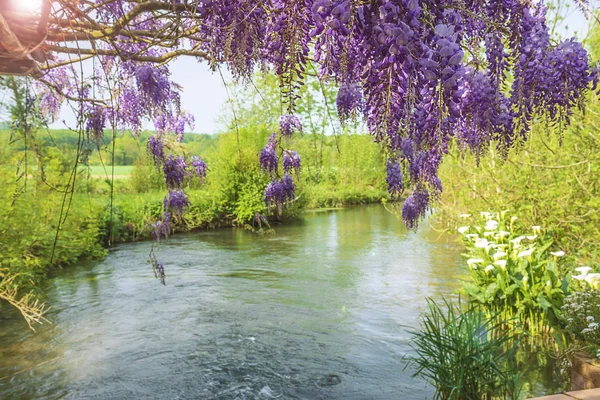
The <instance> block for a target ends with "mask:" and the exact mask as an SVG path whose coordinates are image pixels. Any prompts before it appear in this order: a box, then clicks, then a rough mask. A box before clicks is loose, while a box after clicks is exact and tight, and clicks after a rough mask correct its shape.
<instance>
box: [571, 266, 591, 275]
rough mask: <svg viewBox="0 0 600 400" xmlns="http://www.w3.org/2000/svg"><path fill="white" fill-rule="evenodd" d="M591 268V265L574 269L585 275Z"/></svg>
mask: <svg viewBox="0 0 600 400" xmlns="http://www.w3.org/2000/svg"><path fill="white" fill-rule="evenodd" d="M591 270H592V267H588V266H584V267H578V268H575V271H577V272H581V273H582V274H583V275H587V274H588V272H590V271H591Z"/></svg>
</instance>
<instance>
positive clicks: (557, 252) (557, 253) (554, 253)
mask: <svg viewBox="0 0 600 400" xmlns="http://www.w3.org/2000/svg"><path fill="white" fill-rule="evenodd" d="M550 254H552V255H553V256H554V257H562V256H564V255H565V252H564V251H562V250H559V251H551V252H550Z"/></svg>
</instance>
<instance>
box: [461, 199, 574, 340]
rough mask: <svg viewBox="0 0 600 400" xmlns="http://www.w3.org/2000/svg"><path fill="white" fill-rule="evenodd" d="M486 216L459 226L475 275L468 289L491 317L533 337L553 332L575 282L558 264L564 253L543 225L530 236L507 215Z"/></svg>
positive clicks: (468, 292) (471, 296)
mask: <svg viewBox="0 0 600 400" xmlns="http://www.w3.org/2000/svg"><path fill="white" fill-rule="evenodd" d="M481 215H482V218H472V219H471V220H470V222H471V224H470V226H464V227H461V228H459V232H460V233H461V234H462V238H463V242H464V243H465V246H466V248H467V251H466V254H465V256H466V257H467V265H468V273H469V277H470V280H468V281H466V282H464V283H463V291H464V292H465V293H466V294H467V296H468V298H469V300H470V301H471V302H472V303H475V304H479V305H481V306H482V308H483V309H485V310H486V312H487V314H488V315H490V316H491V315H497V316H498V317H499V318H500V319H501V321H504V322H505V323H507V324H511V323H514V322H518V324H519V325H520V326H521V327H522V328H523V329H525V330H526V331H527V332H528V333H530V334H532V335H535V334H541V333H549V332H550V328H551V327H552V326H556V323H557V322H558V317H559V314H560V308H561V307H562V305H563V302H564V299H565V296H566V295H567V294H568V290H569V281H570V275H569V274H565V273H564V272H562V271H561V268H560V266H559V263H558V262H559V260H560V259H561V258H562V255H563V253H562V252H554V253H553V252H551V251H550V249H551V246H552V244H553V238H552V234H551V232H548V231H546V230H545V229H543V228H542V227H540V226H534V227H533V228H532V230H533V232H526V231H524V230H523V229H522V228H520V227H519V226H518V225H517V224H516V220H517V218H516V217H509V214H508V212H506V211H504V212H501V213H488V212H485V213H481Z"/></svg>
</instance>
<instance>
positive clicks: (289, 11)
mask: <svg viewBox="0 0 600 400" xmlns="http://www.w3.org/2000/svg"><path fill="white" fill-rule="evenodd" d="M578 3H579V4H580V5H581V6H582V7H583V8H584V9H585V10H588V9H590V8H591V7H592V6H591V5H590V4H589V2H588V1H578ZM64 21H70V23H69V24H65V23H64ZM90 38H94V39H90ZM46 40H47V41H48V45H47V46H46V48H47V49H49V50H52V51H55V52H56V53H57V54H61V53H62V54H65V53H69V54H71V53H72V54H77V55H79V56H82V57H87V56H95V58H96V59H97V60H98V62H96V63H95V69H94V71H93V73H92V74H91V76H89V77H84V76H82V73H81V69H79V68H75V67H74V64H73V63H72V62H69V61H68V60H67V59H66V57H60V56H55V57H54V59H53V60H51V61H49V63H47V64H45V65H43V66H41V68H42V69H45V70H47V72H46V73H45V75H43V76H42V78H41V80H40V88H41V89H40V95H41V106H42V110H43V111H45V112H46V113H47V114H48V115H50V116H57V115H58V111H59V108H60V105H61V103H62V102H63V101H65V100H70V101H81V102H83V104H84V107H81V109H82V110H83V112H85V113H86V115H87V118H88V119H87V123H86V130H87V131H88V132H90V133H91V134H93V135H94V136H96V137H97V136H99V135H101V132H102V131H103V129H104V128H105V127H107V126H109V125H110V126H111V127H116V128H117V129H132V130H133V131H136V132H137V131H139V130H140V129H141V128H142V127H143V126H144V124H145V123H146V122H145V121H152V122H154V127H155V130H156V132H157V134H156V135H157V136H155V137H154V138H153V139H151V141H150V142H149V148H150V150H151V152H152V154H153V156H154V157H155V160H156V162H157V163H158V164H159V165H161V166H162V168H163V170H164V171H165V175H166V176H167V186H168V187H169V191H170V192H169V195H168V198H167V199H165V212H166V213H175V215H176V214H177V212H180V211H181V210H182V209H184V208H185V206H186V205H187V202H186V201H185V200H184V199H183V197H182V196H181V193H180V192H179V191H180V190H181V184H182V182H183V180H184V177H185V175H186V172H185V170H186V166H187V165H188V164H191V165H192V167H191V168H192V169H193V170H195V171H196V173H198V174H200V175H203V173H204V172H205V170H206V168H205V166H203V165H201V164H198V162H196V164H194V161H193V160H190V162H189V163H188V162H187V161H186V160H182V159H180V158H178V157H177V156H175V155H170V154H167V153H166V152H165V145H164V143H163V140H162V136H163V135H164V134H165V132H171V133H173V134H174V135H175V136H181V135H183V130H184V127H185V125H186V124H191V123H192V122H193V121H192V119H191V117H190V116H189V115H187V114H185V113H183V112H182V111H181V110H180V106H179V86H178V85H176V84H175V83H174V82H172V81H171V80H170V77H169V69H168V64H167V62H168V61H169V60H171V59H172V58H174V57H176V56H179V55H190V56H194V57H197V58H198V59H199V60H204V61H206V62H208V63H210V65H211V66H213V67H216V66H217V65H225V66H227V67H228V68H229V70H230V71H231V73H232V74H233V76H234V77H236V78H241V79H248V78H250V77H251V76H252V75H253V73H254V72H255V71H256V70H257V68H263V67H269V66H270V67H272V68H273V70H274V71H275V73H276V74H277V75H278V76H279V79H280V85H281V94H282V99H283V100H284V107H285V110H283V111H282V114H284V115H282V116H281V119H280V129H279V132H277V133H276V134H274V135H273V136H272V137H271V138H270V139H269V141H268V143H267V145H266V146H265V148H264V149H263V151H262V152H261V154H260V165H261V166H262V168H263V169H264V170H265V171H266V173H268V174H270V175H271V177H272V180H271V183H270V184H269V185H268V187H267V188H266V193H265V200H266V202H267V204H270V205H271V204H272V205H277V206H281V205H283V204H284V203H285V202H287V201H289V200H291V199H293V197H294V189H295V185H294V182H293V177H292V175H293V173H294V172H295V171H297V170H298V168H299V166H300V161H299V157H298V155H297V154H296V153H294V152H292V151H290V150H287V149H284V148H283V146H282V141H283V140H288V138H289V137H291V136H293V135H294V134H295V133H298V132H301V129H302V127H301V124H300V121H299V120H298V118H297V116H296V115H295V114H294V112H295V101H296V100H297V98H298V92H299V90H298V89H299V87H300V85H302V81H303V79H304V76H305V75H306V70H307V63H309V62H310V60H314V62H316V63H317V64H318V66H319V75H320V77H321V78H322V79H330V80H333V81H334V82H336V83H338V84H339V87H340V89H339V93H338V96H337V100H336V106H337V110H338V114H339V116H340V118H341V119H342V120H346V119H347V118H350V117H352V116H357V115H362V117H363V118H364V120H365V121H366V123H367V126H368V129H369V131H370V133H371V134H372V135H373V137H374V138H375V140H377V141H378V142H379V143H381V145H382V146H383V148H384V149H385V153H386V154H387V156H388V159H389V161H388V163H387V172H388V178H387V183H388V188H389V190H390V193H391V195H392V197H393V198H394V199H399V198H400V197H401V194H402V193H403V191H404V190H405V189H406V190H407V192H408V193H409V196H408V197H407V198H406V199H405V202H404V206H403V211H402V213H403V218H404V221H405V222H406V224H407V226H409V227H411V228H414V227H416V226H417V224H418V221H419V220H420V219H421V218H422V217H423V216H424V215H425V213H426V211H427V209H428V208H429V207H430V206H431V204H432V201H435V199H437V198H439V196H440V194H441V191H442V183H441V182H440V180H439V178H438V168H439V166H440V163H441V162H442V159H443V157H444V155H445V154H446V153H447V151H448V145H449V143H450V141H451V140H453V139H455V140H457V141H458V143H459V145H460V146H461V148H463V149H468V150H470V151H472V152H474V153H476V154H479V153H480V152H481V151H482V150H483V149H485V148H486V147H487V146H489V145H490V144H494V145H496V146H497V147H498V148H499V149H500V150H501V151H503V152H507V151H509V149H510V148H511V147H513V146H515V145H517V144H519V143H521V142H523V141H524V140H526V139H527V136H528V133H529V131H530V129H531V124H532V122H533V120H534V118H536V116H543V120H545V121H548V123H549V124H551V125H552V126H556V127H558V128H563V127H564V126H566V125H567V124H568V123H569V122H570V117H571V115H572V114H573V111H574V109H575V108H576V107H580V106H581V105H582V102H583V98H584V96H585V94H586V92H587V91H588V90H589V89H592V90H593V89H594V88H595V86H596V82H597V79H598V71H597V68H596V67H594V66H590V64H589V59H588V54H587V52H586V50H585V49H584V48H583V47H582V45H581V44H580V43H579V42H577V41H575V40H572V39H569V40H564V41H561V42H558V43H556V42H554V41H553V40H551V38H550V34H549V29H548V26H547V23H546V10H545V6H544V1H543V0H536V1H532V0H469V1H467V0H435V1H434V0H370V1H363V0H271V1H268V2H264V1H262V0H181V1H179V0H177V1H173V0H153V1H147V2H139V1H133V0H112V1H111V0H94V1H92V0H80V1H78V2H71V1H67V0H58V1H56V2H55V3H54V6H53V11H52V15H51V16H50V18H49V22H48V30H47V35H46ZM90 40H92V41H93V42H94V46H91V47H90V46H81V47H77V48H75V47H74V46H73V47H68V45H67V44H65V43H71V42H73V41H90ZM86 79H92V80H91V81H89V80H88V81H86ZM86 82H88V83H89V82H94V85H93V87H94V88H99V89H95V90H94V93H92V92H91V91H90V87H92V85H90V84H87V83H86ZM286 143H287V142H286ZM280 159H282V161H283V165H282V166H280V163H279V161H280ZM203 171H204V172H203ZM165 223H168V222H167V221H166V220H165ZM159 228H160V229H158V231H159V232H160V231H161V229H163V228H162V227H159Z"/></svg>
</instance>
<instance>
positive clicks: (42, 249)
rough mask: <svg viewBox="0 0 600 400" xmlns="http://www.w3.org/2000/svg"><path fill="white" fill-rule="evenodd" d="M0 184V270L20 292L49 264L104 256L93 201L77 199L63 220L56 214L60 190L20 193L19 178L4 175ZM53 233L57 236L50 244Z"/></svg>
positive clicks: (31, 286)
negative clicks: (57, 238)
mask: <svg viewBox="0 0 600 400" xmlns="http://www.w3.org/2000/svg"><path fill="white" fill-rule="evenodd" d="M0 185H1V186H2V187H3V189H4V190H3V191H1V192H0V236H1V237H2V240H1V241H0V254H2V258H1V259H0V269H3V270H4V271H6V274H7V276H14V277H15V279H14V281H13V284H14V285H16V286H18V287H19V288H20V289H21V290H23V291H24V292H28V291H30V290H32V289H37V288H38V284H39V282H41V281H42V280H43V278H44V277H45V276H46V273H47V271H48V268H49V267H51V266H56V265H64V264H70V263H73V262H75V261H76V260H77V259H79V258H80V257H102V256H103V255H104V250H103V249H102V247H101V245H100V242H101V240H100V237H101V228H100V221H99V219H98V217H97V215H98V214H97V213H98V211H99V210H98V208H96V207H95V206H94V205H93V204H92V203H89V202H86V201H85V200H84V198H79V197H78V198H77V199H76V200H74V203H73V204H72V205H71V207H70V208H69V215H68V218H66V219H65V218H64V213H63V214H62V215H61V212H60V211H61V208H62V207H61V205H62V202H63V198H64V196H63V194H62V193H57V192H55V191H52V190H43V189H36V190H35V191H34V190H28V191H24V190H23V186H22V185H23V183H22V182H15V181H14V179H10V178H8V179H7V177H6V175H3V174H0ZM63 211H65V212H66V208H63ZM61 217H62V219H61V220H60V229H59V230H58V231H57V226H58V224H59V218H61ZM57 233H58V235H59V240H58V241H57V242H56V245H55V238H56V235H57Z"/></svg>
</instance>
